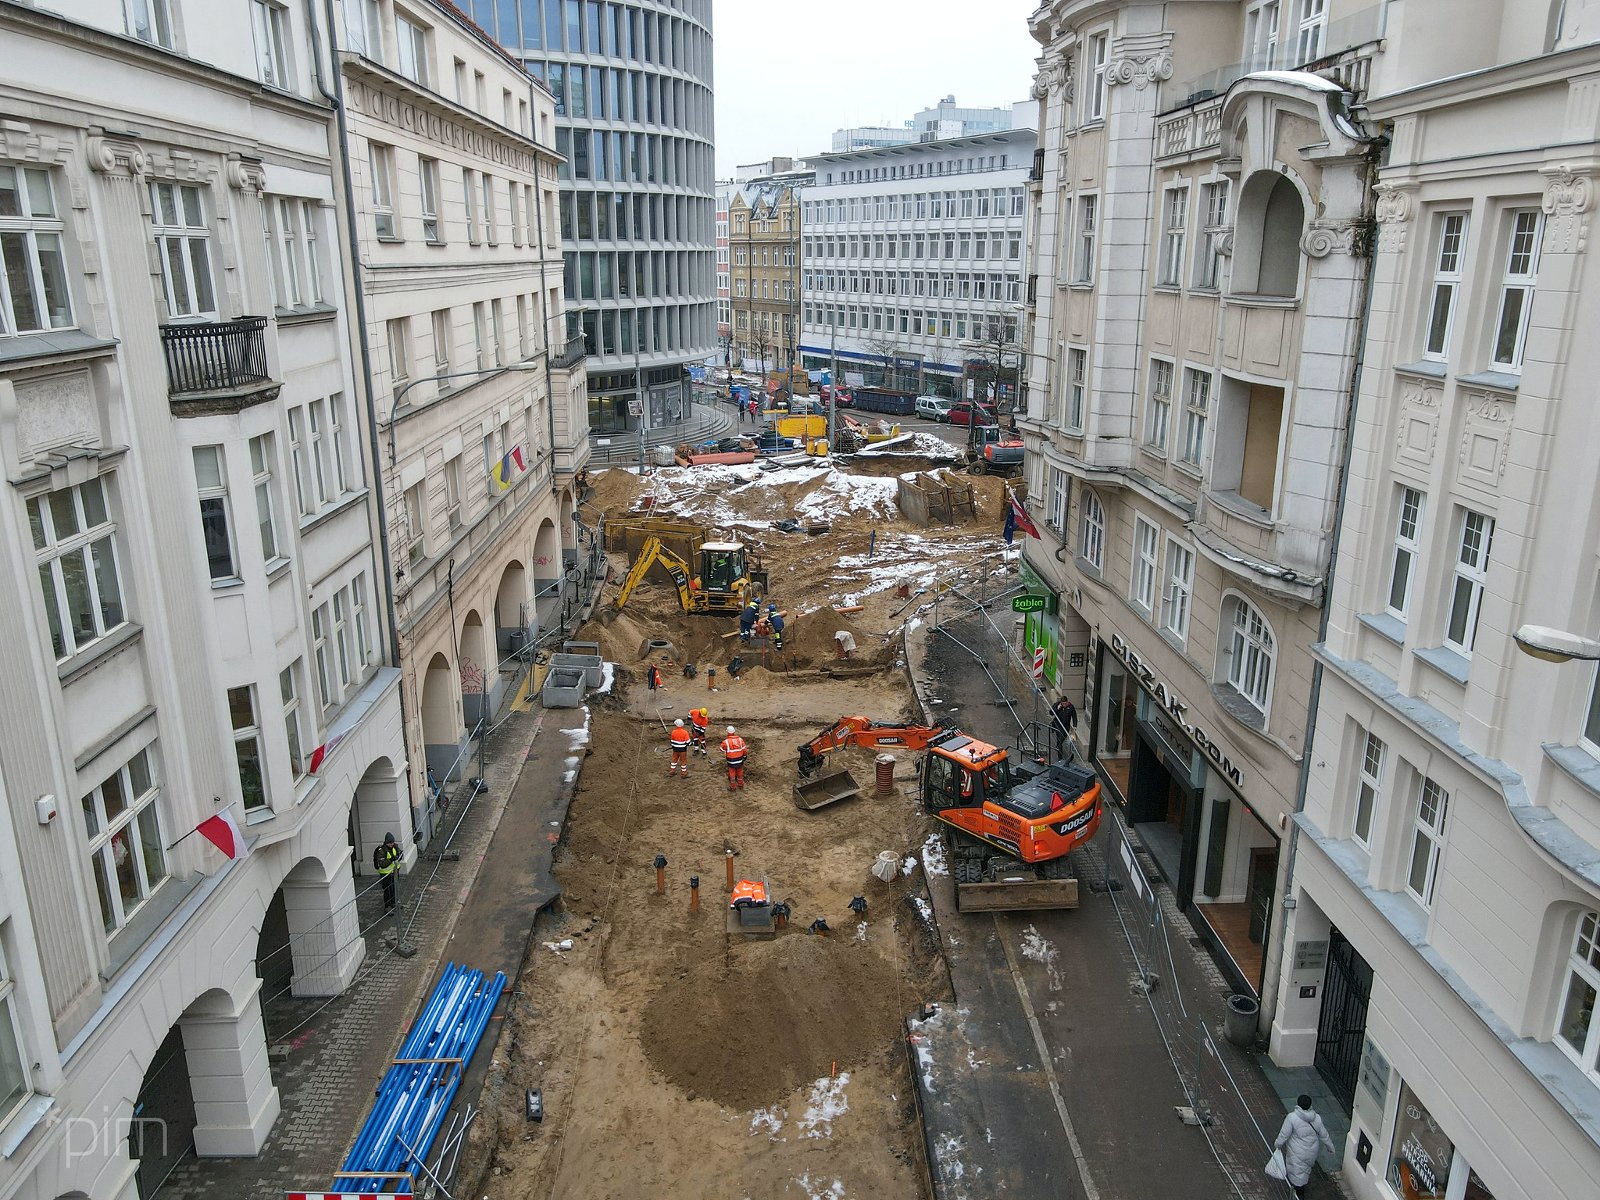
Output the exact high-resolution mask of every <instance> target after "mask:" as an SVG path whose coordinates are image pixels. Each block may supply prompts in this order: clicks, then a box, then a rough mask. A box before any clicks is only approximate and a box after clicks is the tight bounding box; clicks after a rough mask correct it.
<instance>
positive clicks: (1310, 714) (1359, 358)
mask: <svg viewBox="0 0 1600 1200" xmlns="http://www.w3.org/2000/svg"><path fill="white" fill-rule="evenodd" d="M1387 143H1388V138H1387V137H1384V136H1381V135H1380V136H1378V137H1375V138H1373V144H1372V149H1371V151H1370V153H1369V154H1368V156H1367V178H1366V187H1365V192H1366V197H1367V199H1366V201H1365V202H1364V203H1363V205H1362V208H1363V210H1364V211H1363V214H1362V216H1363V225H1364V232H1365V237H1366V243H1367V244H1366V247H1365V253H1364V254H1363V257H1364V258H1365V259H1366V263H1367V267H1366V278H1365V279H1363V280H1362V286H1361V316H1360V318H1359V320H1358V321H1357V325H1356V345H1355V354H1354V356H1353V361H1352V364H1351V369H1350V394H1349V399H1348V401H1347V402H1346V405H1345V424H1344V457H1343V459H1342V460H1341V462H1340V464H1339V487H1338V493H1337V498H1336V499H1335V501H1334V510H1333V533H1332V536H1331V537H1330V538H1329V541H1328V569H1327V570H1326V571H1324V572H1323V576H1322V577H1323V579H1324V580H1325V581H1326V582H1325V584H1324V586H1323V593H1322V611H1321V613H1320V614H1319V615H1318V618H1317V645H1319V646H1320V645H1322V644H1323V643H1324V642H1326V641H1327V640H1328V626H1329V625H1330V624H1331V623H1332V620H1333V584H1334V580H1335V578H1336V577H1337V575H1338V571H1337V566H1338V562H1339V547H1340V544H1341V542H1342V541H1343V532H1344V513H1345V503H1346V501H1347V499H1348V497H1349V494H1350V454H1351V451H1352V450H1353V449H1354V447H1355V440H1356V408H1357V405H1358V404H1359V402H1360V398H1361V376H1362V372H1363V368H1364V367H1365V365H1366V354H1367V329H1368V326H1369V325H1370V323H1371V320H1372V284H1373V281H1372V276H1373V272H1374V269H1375V267H1376V260H1377V253H1378V246H1377V241H1378V235H1377V227H1376V222H1375V219H1374V215H1373V211H1372V195H1373V184H1374V183H1375V181H1376V176H1377V158H1378V155H1379V153H1380V152H1381V150H1382V148H1383V147H1384V146H1385V145H1387ZM1324 669H1325V667H1324V664H1323V660H1322V658H1321V657H1320V656H1319V657H1317V658H1316V660H1315V661H1314V662H1313V663H1312V668H1311V694H1310V696H1309V698H1308V700H1307V703H1306V730H1305V740H1304V742H1303V744H1302V745H1301V747H1300V777H1299V780H1298V781H1297V783H1296V786H1295V794H1294V811H1295V815H1296V816H1299V815H1300V814H1301V813H1303V812H1304V811H1305V808H1306V792H1307V790H1308V788H1309V787H1310V783H1311V754H1312V749H1313V745H1314V743H1315V741H1316V729H1317V712H1318V709H1319V708H1320V707H1321V703H1322V674H1323V671H1324ZM1299 852H1300V823H1299V822H1298V821H1291V822H1290V825H1289V854H1288V859H1289V861H1288V864H1287V865H1286V866H1285V867H1284V874H1283V907H1284V909H1285V910H1288V909H1292V908H1293V907H1294V905H1295V898H1294V895H1293V892H1294V872H1295V863H1296V859H1297V858H1298V856H1299ZM1288 927H1289V918H1288V913H1287V911H1285V914H1284V921H1283V926H1282V928H1283V931H1284V932H1285V933H1287V932H1288ZM1281 936H1282V935H1280V938H1281ZM1278 949H1279V952H1278V956H1277V959H1276V962H1277V969H1276V970H1275V971H1274V972H1273V975H1272V1008H1273V1009H1276V1008H1277V996H1278V989H1279V987H1280V986H1281V985H1282V983H1283V944H1282V942H1281V940H1280V942H1279V948H1278ZM1262 999H1263V1000H1265V999H1267V997H1266V996H1265V995H1263V996H1262Z"/></svg>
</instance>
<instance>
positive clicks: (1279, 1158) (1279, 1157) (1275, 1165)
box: [1267, 1150, 1289, 1179]
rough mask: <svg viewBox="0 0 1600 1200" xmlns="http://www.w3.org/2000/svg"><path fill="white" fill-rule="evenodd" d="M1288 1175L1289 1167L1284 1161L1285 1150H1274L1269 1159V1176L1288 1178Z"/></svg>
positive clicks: (1272, 1177) (1269, 1177)
mask: <svg viewBox="0 0 1600 1200" xmlns="http://www.w3.org/2000/svg"><path fill="white" fill-rule="evenodd" d="M1288 1177H1289V1168H1288V1166H1287V1165H1286V1164H1285V1163H1284V1161H1283V1151H1282V1150H1274V1151H1273V1152H1272V1157H1271V1158H1269V1159H1267V1178H1268V1179H1287V1178H1288Z"/></svg>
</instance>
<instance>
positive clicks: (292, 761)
mask: <svg viewBox="0 0 1600 1200" xmlns="http://www.w3.org/2000/svg"><path fill="white" fill-rule="evenodd" d="M300 671H301V665H300V660H299V659H298V658H297V659H295V660H294V661H293V662H292V663H290V664H289V665H288V666H287V667H285V668H284V669H283V670H281V671H279V672H278V696H279V698H280V699H281V700H282V701H283V733H284V737H285V738H286V739H287V741H288V743H289V775H290V777H291V778H293V779H299V778H301V777H302V776H303V775H305V773H306V754H305V744H306V739H305V729H304V727H303V726H302V724H301V721H302V718H301V715H300Z"/></svg>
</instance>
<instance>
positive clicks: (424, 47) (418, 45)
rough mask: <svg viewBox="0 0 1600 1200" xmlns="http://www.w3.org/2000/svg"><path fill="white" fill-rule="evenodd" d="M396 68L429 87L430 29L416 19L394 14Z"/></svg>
mask: <svg viewBox="0 0 1600 1200" xmlns="http://www.w3.org/2000/svg"><path fill="white" fill-rule="evenodd" d="M394 40H395V70H397V71H399V72H400V74H402V75H404V76H405V77H406V78H407V79H409V80H411V82H413V83H417V84H421V85H422V86H423V87H429V86H431V84H430V76H429V73H428V31H427V30H426V29H424V28H423V27H422V26H421V25H418V24H417V23H416V22H415V21H412V20H410V19H408V18H406V17H403V16H401V15H400V14H399V13H396V14H395V15H394Z"/></svg>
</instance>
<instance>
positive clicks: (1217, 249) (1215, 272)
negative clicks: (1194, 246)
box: [1194, 180, 1228, 292]
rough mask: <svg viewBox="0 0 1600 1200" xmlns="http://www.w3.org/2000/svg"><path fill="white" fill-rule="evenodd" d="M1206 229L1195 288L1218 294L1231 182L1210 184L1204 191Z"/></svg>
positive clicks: (1201, 198) (1202, 240)
mask: <svg viewBox="0 0 1600 1200" xmlns="http://www.w3.org/2000/svg"><path fill="white" fill-rule="evenodd" d="M1200 203H1201V204H1202V205H1203V206H1204V218H1205V226H1204V228H1202V229H1201V231H1200V232H1201V236H1200V245H1199V252H1198V255H1197V257H1196V260H1195V273H1194V286H1195V287H1197V288H1200V289H1202V290H1204V291H1213V292H1214V291H1216V290H1217V289H1218V288H1219V287H1221V286H1222V239H1223V237H1224V236H1225V235H1226V233H1227V229H1228V181H1227V180H1223V181H1221V182H1220V183H1208V184H1206V185H1205V187H1204V188H1202V189H1201V192H1200Z"/></svg>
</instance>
